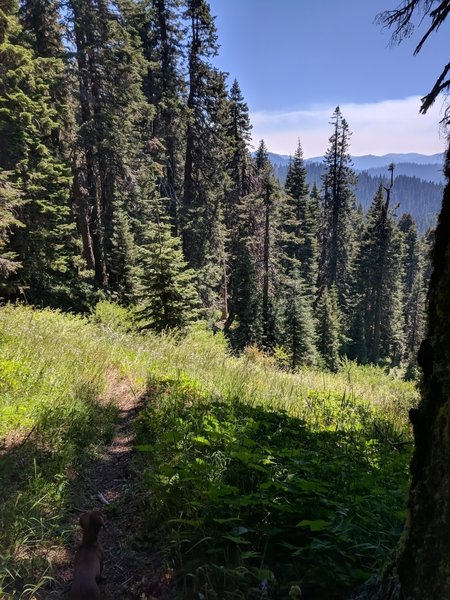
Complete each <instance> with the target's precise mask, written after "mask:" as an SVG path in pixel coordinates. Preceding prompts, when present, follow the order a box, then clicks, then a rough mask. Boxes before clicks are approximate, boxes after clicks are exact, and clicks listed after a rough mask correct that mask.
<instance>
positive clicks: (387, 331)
mask: <svg viewBox="0 0 450 600" xmlns="http://www.w3.org/2000/svg"><path fill="white" fill-rule="evenodd" d="M402 252H403V242H402V236H401V234H400V232H399V230H398V227H397V225H396V223H395V221H394V219H393V217H392V215H391V213H390V211H389V196H388V198H387V199H385V198H384V193H383V188H382V187H381V186H380V188H379V189H378V192H377V194H376V196H375V198H374V200H373V203H372V206H371V208H370V210H369V212H368V215H367V224H366V228H365V231H364V233H363V236H362V240H361V245H360V248H359V253H358V258H357V277H356V290H357V291H356V294H357V307H356V311H355V321H354V324H353V338H354V343H353V348H352V350H351V351H350V355H351V356H352V357H354V358H357V359H358V360H360V361H361V362H364V361H365V359H366V356H365V353H366V352H367V358H368V360H369V361H370V362H373V363H375V364H377V363H379V362H380V360H383V361H384V360H386V359H389V360H390V362H391V363H392V364H398V363H399V362H400V361H401V360H402V358H403V355H404V321H403V310H402V301H403V289H402V277H403V269H402ZM361 319H363V321H364V332H365V333H364V343H362V340H361V339H360V337H359V334H360V332H361ZM355 330H356V331H355ZM355 342H356V344H355ZM358 346H359V348H360V349H363V351H364V355H362V356H361V355H359V354H358V352H360V351H361V350H358Z"/></svg>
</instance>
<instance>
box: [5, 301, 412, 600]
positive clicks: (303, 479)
mask: <svg viewBox="0 0 450 600" xmlns="http://www.w3.org/2000/svg"><path fill="white" fill-rule="evenodd" d="M131 330H132V322H131V320H130V316H129V314H128V313H127V312H126V311H125V310H124V309H121V308H119V307H116V306H114V305H112V304H109V303H107V302H103V303H100V304H99V305H98V306H97V308H96V311H95V312H94V313H93V314H92V315H90V316H89V317H80V316H74V315H69V314H62V313H60V312H57V311H51V310H34V309H32V308H29V307H23V306H16V307H13V306H5V307H2V308H1V309H0V356H1V358H0V440H2V441H1V447H0V453H1V454H0V465H1V466H0V486H1V489H2V490H3V494H2V499H3V502H2V504H1V505H0V526H1V527H0V547H1V556H0V594H1V595H2V597H4V598H34V597H35V598H44V597H45V592H40V591H39V590H40V589H45V588H46V586H48V585H49V582H50V581H51V578H52V550H53V548H56V547H61V546H64V545H67V544H69V543H70V540H71V539H72V538H73V532H72V531H71V524H70V519H69V515H70V514H71V511H73V501H74V500H73V499H74V494H75V488H76V486H77V485H79V481H80V477H82V474H83V470H84V469H85V468H86V465H87V464H88V463H89V461H91V460H93V459H95V457H96V455H97V454H98V452H99V449H100V448H101V446H102V445H104V444H107V443H108V441H109V440H110V439H111V436H112V435H113V430H114V424H115V422H116V419H117V409H116V407H115V405H114V402H113V401H112V400H111V394H110V392H111V388H112V387H113V386H114V385H115V384H116V383H117V382H118V381H120V380H124V379H126V380H127V381H128V382H129V385H130V386H131V387H132V388H133V390H134V392H135V393H136V394H140V393H144V392H145V393H146V402H145V404H144V407H143V409H142V411H141V413H140V415H139V416H138V418H137V420H136V423H135V436H136V438H135V447H136V454H135V458H134V464H135V469H134V477H133V480H132V481H131V482H130V486H131V489H132V491H131V492H130V490H129V491H128V492H127V493H128V494H129V495H130V498H132V501H133V508H134V513H133V514H134V519H135V523H136V530H137V531H139V534H138V535H135V536H134V537H133V539H132V540H130V544H132V545H135V546H136V547H145V546H146V545H151V544H152V543H154V542H155V540H158V543H159V544H162V546H163V548H164V557H165V569H166V575H167V574H170V578H171V586H172V587H171V592H170V593H171V597H174V598H175V597H182V598H190V597H192V598H194V597H196V598H198V597H200V596H199V594H201V595H202V596H203V597H205V598H286V597H288V596H289V594H290V597H294V598H295V597H299V596H298V593H299V589H301V590H302V592H303V596H302V597H303V598H308V597H310V598H321V597H323V598H334V597H335V598H340V597H344V594H345V593H347V591H348V590H350V589H352V588H353V587H355V586H357V585H358V584H359V583H360V582H362V581H364V580H365V579H367V578H368V577H369V576H370V575H371V574H372V573H374V572H375V571H376V570H377V569H378V568H379V567H380V565H381V564H382V563H383V561H384V560H385V559H386V557H387V556H388V554H389V552H390V550H391V549H392V548H393V546H394V545H395V542H396V541H397V539H398V536H399V533H400V531H401V528H402V525H403V519H404V510H405V493H406V487H407V484H408V464H409V460H410V455H411V450H412V436H411V431H410V427H409V424H408V410H409V408H410V407H411V406H414V405H416V404H417V401H418V393H417V390H416V388H415V385H414V383H412V382H405V381H403V380H402V378H401V373H399V372H391V373H386V372H385V371H383V370H382V369H380V368H376V367H369V366H357V365H355V364H354V363H350V362H343V363H342V366H341V369H340V371H339V372H338V373H335V374H333V373H328V372H324V371H318V370H312V369H303V370H300V371H299V372H297V373H295V374H292V373H289V372H288V371H286V370H283V367H282V364H280V362H279V361H277V359H276V358H274V357H268V356H265V355H263V354H262V353H261V352H259V351H258V350H256V349H255V348H248V349H247V350H246V351H245V352H244V353H243V354H242V355H241V356H234V355H233V354H232V353H231V352H230V350H229V349H228V347H227V343H226V340H225V339H224V337H223V336H222V334H221V333H218V334H216V335H213V333H212V332H211V331H208V330H207V328H206V327H205V326H203V325H198V326H196V327H195V328H194V329H192V330H191V331H190V332H189V333H188V334H187V335H186V336H175V335H159V336H156V335H152V334H150V333H148V334H145V335H139V334H137V333H133V332H132V331H131ZM111 518H113V511H111ZM40 594H41V595H40ZM42 594H43V595H42ZM296 594H297V596H296Z"/></svg>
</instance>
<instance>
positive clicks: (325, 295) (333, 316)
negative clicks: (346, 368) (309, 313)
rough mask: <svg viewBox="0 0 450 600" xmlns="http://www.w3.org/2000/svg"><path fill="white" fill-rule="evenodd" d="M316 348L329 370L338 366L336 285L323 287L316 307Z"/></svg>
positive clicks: (338, 340)
mask: <svg viewBox="0 0 450 600" xmlns="http://www.w3.org/2000/svg"><path fill="white" fill-rule="evenodd" d="M316 313H317V323H318V326H317V349H318V350H319V352H320V354H321V356H322V359H323V363H324V365H325V367H326V368H327V369H329V370H330V371H337V370H338V368H339V350H340V346H341V322H340V314H339V301H338V295H337V289H336V287H332V288H331V290H328V288H323V289H322V290H321V294H320V296H319V299H318V302H317V307H316Z"/></svg>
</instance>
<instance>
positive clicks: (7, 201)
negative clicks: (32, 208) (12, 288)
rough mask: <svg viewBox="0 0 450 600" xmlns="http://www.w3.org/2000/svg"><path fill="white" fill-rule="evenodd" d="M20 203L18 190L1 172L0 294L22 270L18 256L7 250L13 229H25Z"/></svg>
mask: <svg viewBox="0 0 450 600" xmlns="http://www.w3.org/2000/svg"><path fill="white" fill-rule="evenodd" d="M20 203H21V199H20V195H19V192H18V190H17V189H16V188H15V187H14V186H13V185H12V184H11V182H10V181H8V179H7V177H6V175H5V174H4V173H2V172H0V293H1V290H2V288H3V286H4V282H5V280H6V279H7V278H8V276H9V275H10V274H11V273H15V272H16V271H17V269H19V268H20V263H19V262H17V260H16V258H17V256H16V255H15V254H14V253H13V252H8V251H7V250H5V248H6V247H7V246H8V241H9V237H10V233H11V229H12V228H14V227H23V223H21V222H20V221H19V220H18V219H17V217H16V211H17V209H18V207H19V206H20Z"/></svg>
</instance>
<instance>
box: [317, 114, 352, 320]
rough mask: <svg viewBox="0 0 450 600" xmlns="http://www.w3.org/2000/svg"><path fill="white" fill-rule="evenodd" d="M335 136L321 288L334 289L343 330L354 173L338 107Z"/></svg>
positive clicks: (328, 169)
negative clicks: (336, 294)
mask: <svg viewBox="0 0 450 600" xmlns="http://www.w3.org/2000/svg"><path fill="white" fill-rule="evenodd" d="M332 125H333V134H332V136H331V137H330V140H329V142H330V146H329V148H328V150H327V153H326V155H325V160H324V164H325V174H324V176H323V209H324V225H323V231H322V250H321V265H320V287H328V288H331V286H333V285H335V286H336V289H337V293H338V300H339V306H340V310H341V311H342V317H343V319H344V321H343V324H344V327H346V326H347V324H348V323H347V320H348V314H349V312H350V304H351V298H350V288H351V285H352V276H353V273H352V271H353V259H354V250H355V249H354V220H355V213H356V207H355V196H354V193H353V186H354V184H355V173H354V171H353V169H352V163H351V159H350V155H349V143H350V135H351V134H350V131H349V127H348V124H347V121H346V120H345V119H344V117H343V116H342V113H341V110H340V108H339V106H338V107H337V108H336V110H335V111H334V113H333V116H332Z"/></svg>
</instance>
